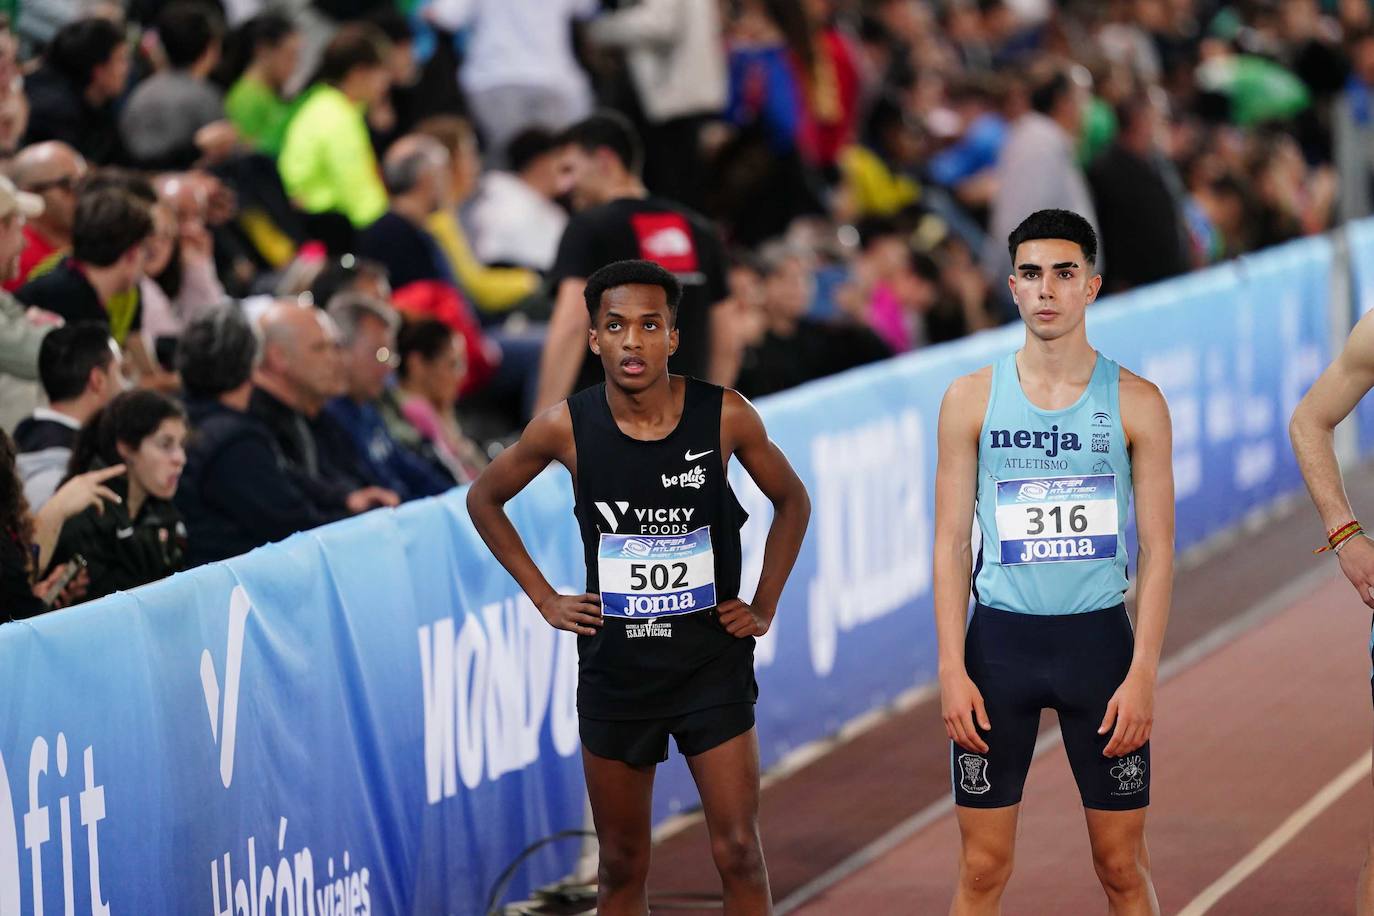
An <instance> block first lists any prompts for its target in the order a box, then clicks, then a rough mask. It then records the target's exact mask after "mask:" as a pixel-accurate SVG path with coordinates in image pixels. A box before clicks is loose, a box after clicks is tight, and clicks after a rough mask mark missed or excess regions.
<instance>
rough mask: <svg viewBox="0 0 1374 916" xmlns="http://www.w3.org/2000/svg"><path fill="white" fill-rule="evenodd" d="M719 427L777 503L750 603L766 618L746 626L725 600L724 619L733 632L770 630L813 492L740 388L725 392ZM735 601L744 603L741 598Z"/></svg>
mask: <svg viewBox="0 0 1374 916" xmlns="http://www.w3.org/2000/svg"><path fill="white" fill-rule="evenodd" d="M721 432H722V439H723V440H724V446H723V447H724V448H725V449H726V450H727V452H729V453H731V454H733V455H734V456H735V457H736V458H738V459H739V462H740V464H741V465H743V466H744V469H745V470H746V471H748V472H749V476H750V477H752V478H753V480H754V483H756V484H758V488H759V489H760V490H762V491H763V495H764V496H766V497H768V501H769V502H771V503H772V504H773V524H772V526H771V527H770V528H769V529H768V540H767V542H766V543H765V544H764V548H763V572H762V573H761V574H760V576H759V585H758V588H757V589H755V590H754V600H753V602H752V604H750V605H749V608H752V609H753V610H754V611H755V612H757V614H758V615H762V616H763V617H764V618H765V619H764V621H763V628H762V630H761V631H758V632H755V629H756V628H751V627H748V626H747V623H748V620H747V619H744V618H746V617H747V615H746V614H744V613H743V612H739V613H737V609H736V608H735V607H733V605H732V606H731V607H729V608H727V607H726V606H725V605H726V604H730V602H723V603H722V606H721V623H723V624H725V626H726V629H728V630H730V632H731V633H733V634H734V635H736V636H761V635H763V633H765V632H767V630H768V624H769V623H771V622H772V619H773V616H774V615H775V614H776V613H777V609H778V599H779V598H781V597H782V588H783V586H784V585H785V584H786V583H787V577H788V576H789V575H791V573H792V567H793V565H794V564H795V563H796V562H797V554H798V553H799V552H800V551H801V545H802V539H803V538H804V537H805V536H806V525H807V523H808V521H810V519H811V497H810V496H808V495H807V492H806V486H805V485H804V484H803V483H802V482H801V478H800V477H798V476H797V472H796V471H794V470H793V469H792V465H791V464H790V463H789V462H788V460H787V456H786V455H784V454H783V453H782V449H780V448H778V447H777V445H776V444H775V443H774V442H773V440H771V439H769V438H768V432H767V430H765V429H764V426H763V420H762V419H761V418H760V417H759V415H758V411H756V410H755V409H754V405H752V404H750V403H749V401H748V400H746V399H745V398H744V397H743V396H742V395H740V394H739V393H738V392H736V391H727V392H725V403H724V404H723V405H722V407H721ZM735 604H740V605H741V607H742V603H740V602H735ZM745 610H746V611H747V608H746V609H745ZM734 623H739V624H740V625H741V627H742V628H743V629H745V630H748V632H736V629H735V627H734V626H733V625H732V624H734Z"/></svg>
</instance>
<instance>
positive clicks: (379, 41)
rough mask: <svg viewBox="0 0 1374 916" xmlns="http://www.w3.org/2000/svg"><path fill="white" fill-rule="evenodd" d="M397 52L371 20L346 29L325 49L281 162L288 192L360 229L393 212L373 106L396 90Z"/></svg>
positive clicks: (302, 202)
mask: <svg viewBox="0 0 1374 916" xmlns="http://www.w3.org/2000/svg"><path fill="white" fill-rule="evenodd" d="M389 51H390V44H389V42H387V40H386V36H385V35H383V34H382V33H381V31H380V30H378V29H377V27H376V26H371V25H347V26H344V27H343V28H342V29H340V30H339V32H338V34H336V35H335V36H334V38H333V39H332V40H331V41H330V42H329V46H328V47H327V48H325V51H324V59H323V60H322V61H321V63H320V69H319V71H318V73H317V75H316V81H315V84H314V85H313V86H312V87H311V88H310V89H309V90H307V92H308V94H307V95H306V96H305V98H304V99H303V100H302V101H301V103H300V107H299V108H298V109H297V110H296V113H295V114H294V115H293V116H292V118H291V121H290V123H289V124H287V127H286V137H285V139H284V140H283V141H282V151H281V156H280V157H279V158H278V160H277V164H278V168H279V169H280V170H281V179H282V183H283V184H284V185H285V186H286V190H287V192H288V193H289V194H290V195H291V197H292V198H293V199H294V200H295V201H296V205H297V206H299V207H301V208H302V209H304V210H305V211H306V212H308V213H315V214H319V213H328V212H335V213H341V214H343V215H344V216H346V217H348V220H349V222H351V223H352V224H353V225H354V226H355V227H357V228H360V229H361V228H363V227H364V226H369V225H371V224H372V223H373V222H375V221H376V220H377V218H378V217H380V216H381V215H382V214H383V213H384V212H386V188H385V187H383V185H382V181H381V178H380V177H379V173H378V168H377V158H376V155H375V154H374V153H373V150H372V140H371V137H370V136H369V135H368V131H367V120H366V111H367V108H368V106H370V105H373V104H375V103H377V102H378V101H380V100H381V99H383V98H384V97H385V96H386V92H387V90H388V88H390V85H391V72H390V70H389V69H388V67H387V56H388V53H389Z"/></svg>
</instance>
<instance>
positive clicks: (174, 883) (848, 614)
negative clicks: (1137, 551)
mask: <svg viewBox="0 0 1374 916" xmlns="http://www.w3.org/2000/svg"><path fill="white" fill-rule="evenodd" d="M1331 269H1332V248H1331V245H1330V243H1329V242H1328V241H1327V240H1324V239H1318V240H1310V241H1302V242H1298V243H1294V244H1292V245H1288V246H1284V247H1282V248H1279V249H1276V250H1273V251H1270V252H1267V253H1265V254H1264V255H1262V256H1258V257H1255V258H1251V259H1245V260H1243V261H1241V262H1236V263H1231V264H1227V265H1224V266H1221V267H1218V268H1214V269H1211V270H1208V271H1204V272H1201V273H1197V274H1193V275H1190V276H1187V277H1184V278H1181V279H1179V280H1176V281H1172V282H1170V283H1166V284H1161V285H1158V286H1155V287H1150V288H1147V289H1144V290H1141V291H1139V292H1134V293H1131V294H1129V295H1127V296H1121V297H1117V298H1115V299H1114V300H1110V301H1106V302H1103V303H1102V304H1100V305H1097V306H1094V307H1093V308H1092V309H1091V311H1090V312H1089V316H1090V317H1089V334H1090V337H1091V339H1092V340H1093V342H1094V343H1095V344H1096V345H1097V346H1098V347H1099V348H1100V349H1101V350H1102V352H1104V353H1106V354H1107V355H1109V356H1111V357H1112V358H1114V359H1116V360H1118V361H1119V362H1121V363H1122V364H1123V365H1124V366H1126V367H1127V368H1130V369H1133V370H1135V371H1137V372H1139V373H1141V374H1142V375H1144V376H1146V377H1147V378H1150V379H1151V380H1153V381H1155V382H1156V383H1157V384H1159V386H1160V387H1161V389H1162V390H1163V391H1164V394H1165V396H1166V397H1167V398H1168V400H1169V403H1170V407H1171V411H1172V415H1173V422H1174V466H1175V477H1176V486H1177V496H1178V513H1177V517H1178V544H1179V547H1180V548H1181V549H1183V548H1187V547H1189V546H1191V545H1194V544H1197V543H1199V542H1200V541H1202V540H1204V539H1206V538H1207V537H1209V536H1211V535H1213V534H1215V533H1217V532H1219V531H1222V530H1224V529H1226V528H1228V527H1230V526H1233V525H1234V524H1235V523H1236V522H1238V521H1239V520H1240V519H1242V518H1243V517H1244V516H1245V515H1246V514H1247V513H1249V512H1250V511H1252V510H1254V509H1256V508H1259V507H1262V506H1264V505H1266V504H1268V503H1270V502H1272V501H1273V500H1274V499H1275V498H1277V497H1278V496H1280V495H1281V494H1284V493H1286V492H1289V491H1291V490H1293V489H1294V488H1296V487H1298V486H1300V485H1301V478H1300V477H1299V475H1298V472H1297V469H1296V466H1295V464H1294V461H1293V459H1292V456H1291V453H1290V451H1289V448H1288V445H1287V435H1286V426H1287V418H1288V415H1289V413H1290V412H1291V410H1292V407H1293V405H1294V404H1296V402H1297V400H1298V398H1299V397H1300V396H1301V394H1302V393H1303V391H1304V390H1305V389H1306V387H1307V386H1308V385H1309V384H1310V383H1311V381H1312V380H1313V379H1314V378H1315V377H1316V375H1317V374H1318V373H1319V372H1320V370H1321V368H1322V366H1323V365H1324V364H1325V363H1326V361H1327V359H1328V357H1329V353H1328V352H1327V351H1328V340H1329V336H1330V333H1329V332H1330V328H1329V317H1328V307H1327V305H1328V303H1327V278H1328V276H1329V274H1330V271H1331ZM1022 333H1023V332H1022V331H1021V329H1020V328H1019V327H1012V328H1007V329H1003V330H1000V331H996V332H991V333H987V334H981V335H978V336H976V337H974V338H971V339H967V340H964V341H960V342H958V343H954V344H949V345H945V346H941V347H936V348H931V349H928V350H925V351H922V352H920V353H917V354H914V355H911V356H908V357H905V358H902V359H898V360H893V361H890V362H887V363H883V364H881V365H876V366H871V367H867V368H865V369H861V370H858V371H855V372H851V373H847V374H845V375H843V376H840V377H837V378H834V379H830V380H827V381H825V382H822V383H818V384H815V385H811V386H807V387H805V388H802V389H798V390H795V391H792V392H788V393H785V394H782V395H779V396H777V397H774V398H770V399H768V400H767V401H765V402H763V403H762V404H761V405H760V409H761V411H762V413H763V415H764V418H765V421H766V423H767V425H768V428H769V431H770V433H771V435H772V436H773V438H774V439H775V440H776V441H777V442H778V444H779V445H780V446H781V447H782V449H783V451H784V452H785V453H786V454H787V455H788V456H789V458H790V459H791V460H792V462H793V464H794V465H795V466H796V468H797V471H798V472H799V473H800V475H801V476H802V479H803V480H804V481H805V482H806V484H807V487H808V489H809V490H810V493H811V497H812V503H813V516H812V522H811V528H810V531H809V532H808V535H807V537H806V541H805V543H804V545H803V547H802V552H801V556H800V558H799V560H798V564H797V568H796V572H795V573H794V574H793V576H792V579H791V581H790V582H789V584H788V587H787V590H786V592H785V594H784V596H783V601H782V605H781V608H780V610H779V613H778V617H777V619H776V621H775V623H774V625H773V629H772V631H771V632H770V633H769V634H768V635H767V636H766V637H765V638H763V639H761V640H760V641H759V644H758V651H757V666H758V677H759V682H760V688H761V696H760V700H759V705H758V722H759V734H760V740H761V743H762V749H763V759H764V764H765V765H768V764H771V763H774V762H776V761H778V760H779V759H780V758H781V757H782V756H783V755H785V754H787V753H788V752H789V751H791V750H793V749H795V748H797V747H799V746H801V745H803V744H806V743H808V742H811V741H814V740H816V739H818V738H821V737H824V736H826V735H829V734H832V733H833V732H834V731H835V730H836V729H838V728H839V727H840V726H841V725H842V724H843V723H845V722H847V721H849V720H851V719H853V718H855V717H856V716H859V715H861V714H863V713H865V712H868V711H870V710H872V709H874V708H875V707H879V706H881V705H883V704H885V703H888V702H890V701H891V700H893V699H894V698H895V697H896V696H897V695H898V694H900V693H901V692H903V691H905V690H908V689H910V688H912V687H914V686H917V685H921V684H924V683H929V682H930V681H931V680H932V679H933V678H934V676H935V670H936V650H935V634H934V625H933V621H932V614H931V530H932V527H933V526H932V517H933V510H934V500H933V489H934V471H935V457H936V440H935V424H936V418H937V415H938V411H939V405H940V400H941V398H942V396H943V394H944V391H945V388H946V387H947V385H948V384H949V382H950V381H951V380H952V379H954V378H955V377H956V376H958V375H960V374H963V373H966V372H970V371H972V370H974V369H976V368H978V367H979V366H982V365H986V364H987V363H989V362H991V361H993V360H994V359H996V358H997V357H998V356H1000V355H1002V354H1003V353H1006V352H1008V351H1009V350H1011V349H1014V348H1015V347H1017V346H1019V345H1020V342H1021V340H1022ZM733 479H734V482H735V485H736V487H737V489H738V492H739V495H740V499H741V502H742V503H743V504H744V506H745V508H746V509H748V510H749V512H750V513H751V515H752V518H751V521H750V522H749V524H748V525H747V526H746V527H745V530H744V536H743V547H744V569H745V575H744V580H745V589H744V592H745V594H746V595H748V594H750V593H751V591H752V588H753V583H755V582H756V581H757V576H758V571H759V568H760V565H761V563H762V555H763V546H764V539H765V537H766V534H767V528H768V523H769V516H770V513H769V507H768V504H767V501H766V500H764V499H763V497H762V495H761V494H760V493H759V491H758V489H757V488H756V487H755V486H754V485H753V484H752V482H750V481H749V480H748V478H747V476H746V475H744V474H742V473H741V472H739V470H738V468H736V469H735V473H734V475H733ZM462 495H463V494H462V493H461V492H454V493H451V494H448V495H446V496H444V497H441V498H439V499H434V500H429V501H425V502H421V503H418V504H412V505H409V506H405V507H403V508H402V509H399V510H396V511H392V512H376V513H372V514H369V515H367V516H364V517H362V518H359V519H354V520H351V521H348V522H344V523H340V524H337V525H332V526H329V527H326V528H323V529H320V530H318V531H314V532H309V533H306V534H301V535H297V536H295V537H293V538H291V539H289V540H287V541H286V542H284V543H282V544H279V545H275V546H271V547H268V548H264V549H262V550H258V551H254V552H253V553H251V554H248V555H247V556H244V557H240V558H238V559H235V560H232V561H229V562H228V563H224V564H216V565H214V566H211V567H207V568H204V569H200V570H196V571H193V572H191V573H189V574H184V575H179V576H176V577H173V578H172V579H170V580H167V581H165V582H161V583H157V584H156V585H153V586H150V587H147V588H144V589H140V590H137V591H136V592H133V593H130V594H124V595H116V596H113V597H111V598H109V599H106V600H103V601H100V602H96V603H93V604H90V605H85V606H81V607H78V608H75V609H72V610H69V611H63V612H61V613H57V614H53V615H49V616H47V617H43V618H40V619H38V620H35V621H33V622H31V623H21V624H10V625H6V626H4V627H0V689H3V690H4V692H5V696H6V707H5V708H6V714H5V716H4V717H3V720H0V786H7V787H8V792H3V791H0V916H10V914H20V913H24V914H27V913H34V912H37V911H38V909H39V907H38V906H37V905H36V898H41V900H42V902H43V907H42V908H43V910H44V911H45V912H62V911H64V909H63V908H64V907H66V906H67V904H68V902H69V901H70V903H71V907H72V909H73V911H75V912H82V913H84V912H90V913H93V914H102V916H103V914H106V913H141V914H160V913H168V914H171V913H177V914H181V913H206V914H215V916H220V914H227V916H240V914H241V916H264V914H275V916H281V914H284V913H290V914H292V916H302V914H310V916H326V914H327V916H335V914H341V913H347V914H350V916H352V914H370V913H374V912H375V913H457V914H478V913H480V912H481V907H482V903H483V902H484V900H485V898H486V895H487V893H488V889H489V888H490V887H491V884H492V882H493V881H494V879H495V878H496V876H497V875H498V874H499V873H500V871H501V870H502V868H503V867H504V866H505V865H506V864H507V863H508V862H509V861H510V860H512V859H513V858H514V857H515V856H516V855H517V854H518V853H519V852H520V851H521V850H522V849H523V848H525V847H526V846H527V845H528V844H530V843H532V842H534V841H535V840H537V839H539V838H541V837H544V836H547V835H549V834H551V833H554V832H555V831H558V830H562V829H568V828H575V827H579V826H581V825H582V824H583V822H584V802H583V790H582V781H581V769H580V764H579V762H578V754H577V719H576V710H575V685H576V649H575V645H574V643H573V640H572V638H571V637H570V636H569V635H568V634H565V633H556V632H554V631H553V630H551V629H550V628H549V627H547V626H546V625H545V624H544V622H543V620H542V619H541V618H540V617H539V615H538V613H537V612H536V611H535V610H534V609H533V608H532V607H530V606H529V603H528V601H527V600H525V599H524V598H523V597H522V596H520V595H519V594H518V590H517V588H516V587H515V585H514V583H513V582H512V581H511V580H510V578H509V577H508V576H507V575H506V573H505V572H504V571H503V570H502V569H501V568H500V567H499V566H498V565H497V564H496V563H495V562H493V561H492V560H491V558H490V557H489V555H488V554H487V552H486V550H485V549H484V547H483V546H482V544H481V542H480V540H479V539H478V537H477V536H476V533H475V532H474V531H473V529H472V526H471V523H470V522H469V521H468V519H467V517H466V512H465V510H464V508H463V503H462ZM510 512H511V515H512V518H513V519H514V521H515V523H516V526H517V528H518V529H519V530H520V531H521V533H522V534H523V535H524V537H525V538H526V541H527V543H528V544H529V546H530V552H531V554H532V555H533V556H534V558H535V560H536V561H537V562H538V563H539V564H540V566H541V568H543V569H544V570H545V572H546V573H547V575H548V576H549V578H550V580H551V581H552V582H554V583H555V584H556V585H558V586H559V587H560V588H563V589H566V590H568V591H580V590H581V588H582V586H583V584H584V581H583V575H584V574H583V570H582V567H581V563H582V553H581V547H580V544H579V542H578V538H577V532H576V527H575V525H574V523H573V520H572V497H571V490H570V487H569V485H568V480H567V475H566V474H565V473H564V472H562V471H561V469H553V470H550V471H549V472H547V473H546V474H545V475H543V476H541V477H540V478H539V479H538V480H537V481H536V483H535V484H534V485H533V486H532V487H531V488H530V489H529V490H527V491H526V492H525V493H524V494H522V495H521V496H520V497H519V498H518V499H516V500H515V501H514V502H513V503H512V504H511V506H510ZM911 740H925V741H942V740H944V738H943V736H942V735H939V734H931V735H923V736H916V735H913V736H912V739H911ZM658 790H659V791H658V792H657V797H656V807H655V812H656V816H657V817H659V818H662V817H664V816H666V815H668V814H670V813H672V812H674V811H677V810H680V809H682V808H683V807H686V806H690V805H693V804H695V799H696V794H695V790H694V789H693V788H692V786H691V782H690V779H689V777H688V774H687V772H686V769H685V767H684V766H683V765H682V762H681V760H680V758H674V760H673V761H672V762H671V763H670V764H669V765H667V766H665V767H664V768H663V769H662V770H661V775H660V779H659V783H658ZM574 853H575V849H573V848H570V847H569V846H567V845H561V846H560V845H554V846H549V847H546V848H545V849H543V850H541V851H540V852H539V853H538V854H536V855H535V856H534V858H533V859H532V860H531V862H530V863H529V865H528V866H527V867H526V868H525V869H523V870H522V871H521V872H520V873H519V877H518V880H517V881H516V883H515V885H514V891H515V892H517V893H518V892H522V891H525V890H527V889H528V888H530V887H531V886H534V885H537V884H541V883H543V882H545V881H548V880H551V879H554V878H556V877H558V876H560V875H562V874H564V873H566V872H567V871H568V870H569V868H570V867H571V864H572V859H573V856H574ZM703 854H705V850H703Z"/></svg>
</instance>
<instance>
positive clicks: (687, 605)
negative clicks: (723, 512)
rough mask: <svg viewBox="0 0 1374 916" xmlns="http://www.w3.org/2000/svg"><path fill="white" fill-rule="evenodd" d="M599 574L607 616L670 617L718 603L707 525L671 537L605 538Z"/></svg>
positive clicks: (601, 549)
mask: <svg viewBox="0 0 1374 916" xmlns="http://www.w3.org/2000/svg"><path fill="white" fill-rule="evenodd" d="M597 573H598V578H599V579H600V582H601V613H602V614H604V615H605V616H607V617H631V618H634V619H636V620H643V619H648V618H653V617H669V616H672V615H674V614H691V613H693V612H695V611H700V610H704V609H706V608H710V607H715V604H716V561H715V554H714V553H713V552H712V550H711V529H710V527H709V526H708V527H702V528H698V529H696V530H695V531H693V532H691V533H689V534H682V535H673V536H671V537H669V536H661V535H639V534H602V535H601V542H600V545H599V547H598V550H597Z"/></svg>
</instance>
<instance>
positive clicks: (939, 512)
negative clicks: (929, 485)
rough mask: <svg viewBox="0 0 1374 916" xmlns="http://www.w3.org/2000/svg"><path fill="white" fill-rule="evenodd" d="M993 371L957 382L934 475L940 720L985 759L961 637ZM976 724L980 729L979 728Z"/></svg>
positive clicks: (980, 716)
mask: <svg viewBox="0 0 1374 916" xmlns="http://www.w3.org/2000/svg"><path fill="white" fill-rule="evenodd" d="M991 387H992V371H991V369H990V368H987V369H981V370H979V371H978V372H975V373H973V374H971V375H965V376H962V377H960V378H957V379H955V380H954V382H953V383H951V384H950V386H949V389H948V390H947V391H945V397H944V400H943V401H942V402H941V404H940V420H939V428H938V429H939V431H938V433H937V461H936V470H935V546H934V557H933V570H934V576H935V583H934V596H935V631H936V635H937V638H938V640H939V676H940V699H941V715H942V717H943V718H944V721H945V733H946V734H947V735H949V737H950V739H951V740H952V741H954V742H955V743H956V744H958V745H959V746H960V747H962V748H964V749H965V750H968V751H973V752H975V753H979V754H986V753H987V751H988V745H987V742H985V741H984V740H983V738H982V736H981V735H979V734H978V728H982V729H983V730H984V731H989V730H991V728H992V723H991V722H990V721H989V720H988V714H987V708H986V707H985V705H984V703H983V695H982V693H981V692H980V691H979V690H978V687H977V685H975V684H974V683H973V680H972V679H971V678H970V677H969V676H968V671H967V669H966V668H965V667H964V630H965V627H966V626H967V623H968V604H969V595H970V592H971V586H972V578H973V542H972V532H973V513H974V507H975V503H976V500H977V496H978V438H979V436H980V435H981V434H982V429H983V416H984V415H985V414H986V413H987V404H988V396H989V392H990V390H991ZM975 717H976V725H977V727H975Z"/></svg>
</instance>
